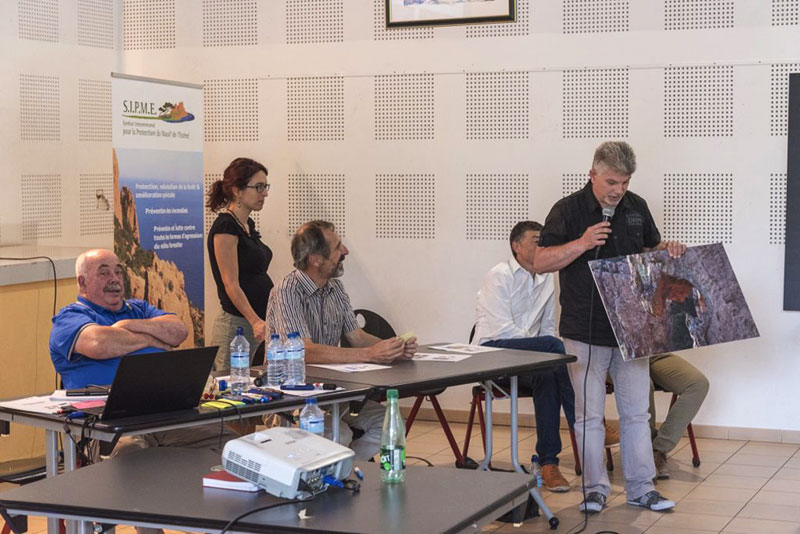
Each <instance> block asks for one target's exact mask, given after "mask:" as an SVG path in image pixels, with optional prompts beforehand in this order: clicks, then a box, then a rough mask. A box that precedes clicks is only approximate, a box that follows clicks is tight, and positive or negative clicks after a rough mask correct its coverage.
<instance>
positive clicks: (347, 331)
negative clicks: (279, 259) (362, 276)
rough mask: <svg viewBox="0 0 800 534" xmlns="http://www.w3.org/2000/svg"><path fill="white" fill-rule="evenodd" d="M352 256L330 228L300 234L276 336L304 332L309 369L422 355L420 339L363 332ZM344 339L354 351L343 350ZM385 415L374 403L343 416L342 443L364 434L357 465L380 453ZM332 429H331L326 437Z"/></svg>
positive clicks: (273, 314)
mask: <svg viewBox="0 0 800 534" xmlns="http://www.w3.org/2000/svg"><path fill="white" fill-rule="evenodd" d="M348 252H349V251H348V250H347V247H346V246H345V245H344V243H342V239H341V238H340V237H339V235H338V234H337V233H336V228H335V227H334V225H333V224H332V223H330V222H327V221H311V222H308V223H306V224H304V225H303V226H301V227H300V228H299V229H298V230H297V232H296V233H295V235H294V238H293V239H292V258H293V260H294V266H295V267H296V269H295V270H294V271H292V272H291V273H289V274H288V275H286V278H284V279H283V280H282V281H281V282H280V283H279V284H278V285H277V286H276V287H275V288H273V290H272V292H271V293H270V297H269V304H268V305H267V322H268V324H269V325H270V329H271V331H272V332H278V333H284V334H286V333H288V332H299V333H300V337H301V338H302V339H303V343H304V344H305V351H306V363H327V364H331V363H354V362H370V363H379V364H390V363H391V362H393V361H394V360H397V359H400V358H410V357H411V356H413V354H414V352H416V350H417V340H416V338H411V339H409V340H408V341H406V342H404V341H403V339H402V338H400V337H393V338H389V339H379V338H377V337H375V336H373V335H371V334H368V333H366V332H365V331H364V330H363V329H361V328H359V326H358V323H357V322H356V318H355V314H354V313H353V307H352V306H351V304H350V297H349V296H348V295H347V292H346V291H345V290H344V285H343V284H342V282H341V280H339V277H340V276H341V275H342V273H343V272H344V268H343V265H342V262H343V261H344V258H345V257H346V256H347V254H348ZM342 335H344V336H345V338H347V341H348V342H349V343H350V345H351V347H348V348H345V347H340V346H339V340H340V338H341V337H342ZM383 412H384V409H383V406H381V405H380V404H378V403H376V402H372V401H368V402H367V403H366V404H365V405H364V407H363V409H362V410H361V412H360V413H359V414H358V416H356V417H352V416H350V415H349V414H345V415H344V416H342V420H343V421H344V422H345V423H346V425H345V426H344V427H343V428H342V431H341V432H340V441H341V442H342V443H345V444H347V443H348V442H350V440H351V438H352V434H351V433H350V432H348V430H349V429H348V428H347V427H348V426H349V427H351V428H356V429H360V430H363V431H364V434H363V436H361V437H360V438H358V439H356V440H353V441H352V442H350V448H351V449H353V450H354V451H355V453H356V458H357V459H366V458H371V457H372V456H374V455H375V454H376V453H377V452H378V449H379V448H380V439H381V426H382V424H383ZM330 426H331V425H329V424H326V434H327V433H328V429H330Z"/></svg>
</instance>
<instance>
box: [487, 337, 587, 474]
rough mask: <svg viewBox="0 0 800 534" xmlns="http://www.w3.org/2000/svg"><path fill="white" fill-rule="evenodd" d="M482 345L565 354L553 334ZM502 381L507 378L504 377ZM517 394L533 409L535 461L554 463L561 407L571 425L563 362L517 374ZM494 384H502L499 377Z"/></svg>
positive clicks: (571, 400) (571, 405)
mask: <svg viewBox="0 0 800 534" xmlns="http://www.w3.org/2000/svg"><path fill="white" fill-rule="evenodd" d="M484 345H486V346H489V347H499V348H503V349H514V350H530V351H535V352H551V353H556V354H566V351H565V350H564V344H563V343H562V342H561V340H560V339H558V338H557V337H553V336H539V337H523V338H517V339H495V340H493V341H487V342H486V343H484ZM504 382H505V383H506V384H507V383H508V381H507V380H506V381H504ZM518 383H519V394H520V395H525V396H527V395H531V396H532V397H533V408H534V410H535V412H536V454H537V455H538V456H539V465H548V464H553V465H558V455H559V453H560V452H561V432H560V430H559V427H560V426H561V425H560V424H559V423H560V418H559V417H560V412H561V408H562V407H563V408H564V417H566V418H567V424H568V425H569V427H570V428H573V427H574V426H575V393H574V392H573V391H572V383H571V382H570V380H569V373H567V366H566V365H559V366H558V367H555V368H552V369H545V370H543V371H537V372H535V373H530V374H527V375H521V376H519V378H518ZM498 384H500V385H503V381H499V382H498Z"/></svg>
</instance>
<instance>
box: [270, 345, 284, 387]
mask: <svg viewBox="0 0 800 534" xmlns="http://www.w3.org/2000/svg"><path fill="white" fill-rule="evenodd" d="M284 382H286V351H285V349H284V347H283V344H282V343H281V336H280V335H279V334H272V335H271V336H269V345H267V385H268V386H270V387H278V386H280V385H281V384H283V383H284Z"/></svg>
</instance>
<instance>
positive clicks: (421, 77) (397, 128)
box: [375, 74, 434, 140]
mask: <svg viewBox="0 0 800 534" xmlns="http://www.w3.org/2000/svg"><path fill="white" fill-rule="evenodd" d="M433 86H434V77H433V74H398V75H393V76H376V77H375V139H380V140H393V139H433V120H434V119H433V118H434V91H433V89H434V87H433Z"/></svg>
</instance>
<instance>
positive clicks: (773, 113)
mask: <svg viewBox="0 0 800 534" xmlns="http://www.w3.org/2000/svg"><path fill="white" fill-rule="evenodd" d="M770 70H771V76H770V106H769V126H770V128H769V131H770V133H771V134H772V135H786V128H787V127H788V122H787V117H788V114H789V74H792V73H795V72H800V63H779V64H777V65H771V66H770Z"/></svg>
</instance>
